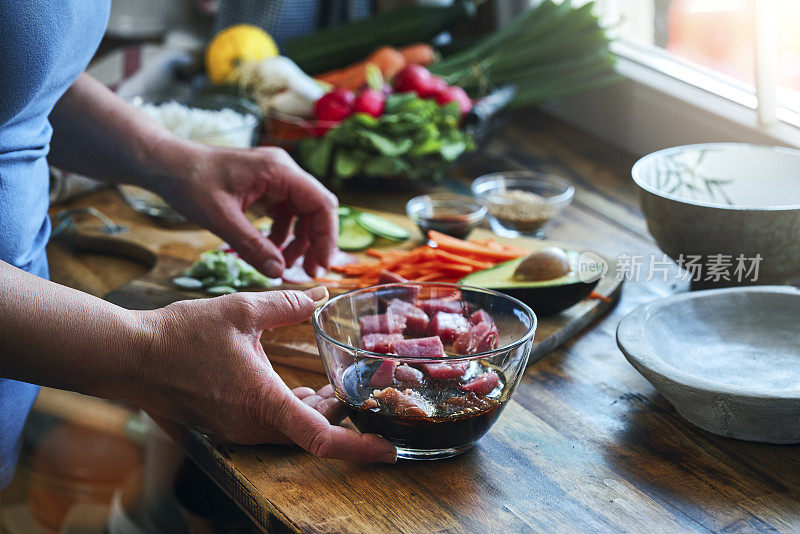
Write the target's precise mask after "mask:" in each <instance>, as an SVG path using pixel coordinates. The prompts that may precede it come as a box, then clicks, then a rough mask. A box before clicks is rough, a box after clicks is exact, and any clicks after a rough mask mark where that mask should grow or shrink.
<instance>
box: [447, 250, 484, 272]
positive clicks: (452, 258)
mask: <svg viewBox="0 0 800 534" xmlns="http://www.w3.org/2000/svg"><path fill="white" fill-rule="evenodd" d="M435 254H436V256H437V257H438V258H439V259H441V260H443V261H448V260H449V261H453V262H458V263H462V264H464V265H472V266H473V267H477V268H479V269H488V268H489V267H491V266H492V265H493V264H492V263H489V262H486V261H478V260H474V259H472V258H467V257H466V256H458V255H457V254H453V253H451V252H447V251H444V250H437V251H435Z"/></svg>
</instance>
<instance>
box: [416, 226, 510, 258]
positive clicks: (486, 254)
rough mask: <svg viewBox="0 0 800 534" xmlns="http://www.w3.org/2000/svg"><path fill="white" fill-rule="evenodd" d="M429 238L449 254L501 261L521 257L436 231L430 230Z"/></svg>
mask: <svg viewBox="0 0 800 534" xmlns="http://www.w3.org/2000/svg"><path fill="white" fill-rule="evenodd" d="M428 238H429V239H430V240H431V241H433V242H434V243H436V245H437V247H438V248H441V249H444V250H447V251H448V252H458V253H463V254H472V255H475V256H478V257H481V258H485V259H493V260H499V261H504V260H513V259H516V258H519V257H520V255H519V254H516V253H512V252H505V251H499V250H492V249H490V248H488V247H483V246H481V245H476V244H475V243H470V242H469V241H464V240H463V239H458V238H455V237H451V236H449V235H446V234H443V233H441V232H437V231H435V230H430V231H429V232H428Z"/></svg>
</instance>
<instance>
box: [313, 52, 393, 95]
mask: <svg viewBox="0 0 800 534" xmlns="http://www.w3.org/2000/svg"><path fill="white" fill-rule="evenodd" d="M370 63H372V64H373V65H375V66H376V67H378V68H379V69H380V71H381V74H382V75H383V77H384V79H387V80H388V79H389V78H391V77H392V76H394V75H395V74H397V73H398V72H400V69H402V68H403V67H405V66H406V60H405V58H404V57H403V54H401V53H400V51H399V50H396V49H394V48H392V47H391V46H383V47H381V48H378V49H377V50H375V51H374V52H373V53H372V54H371V55H370V56H369V57H368V58H367V59H365V60H364V61H359V62H358V63H354V64H352V65H350V66H347V67H344V68H342V69H337V70H334V71H329V72H325V73H323V74H320V75H318V76H316V78H317V79H318V80H320V81H323V82H326V83H329V84H331V85H333V86H334V87H344V88H347V89H352V90H354V91H355V90H356V89H359V88H360V87H361V86H363V85H364V84H365V83H367V65H368V64H370Z"/></svg>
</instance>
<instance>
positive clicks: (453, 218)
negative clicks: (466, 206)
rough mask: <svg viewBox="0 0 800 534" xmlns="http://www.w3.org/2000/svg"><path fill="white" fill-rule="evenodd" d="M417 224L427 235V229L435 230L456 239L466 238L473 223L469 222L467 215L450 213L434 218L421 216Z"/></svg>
mask: <svg viewBox="0 0 800 534" xmlns="http://www.w3.org/2000/svg"><path fill="white" fill-rule="evenodd" d="M417 225H418V226H419V227H420V229H421V230H422V231H423V234H425V235H427V234H428V231H430V230H436V231H437V232H442V233H443V234H447V235H449V236H453V237H457V238H458V239H466V237H467V236H468V235H469V234H470V233H471V232H472V229H473V228H474V226H475V224H474V223H470V218H469V216H468V215H460V214H452V215H441V216H439V217H436V218H427V219H426V218H421V219H419V220H418V221H417Z"/></svg>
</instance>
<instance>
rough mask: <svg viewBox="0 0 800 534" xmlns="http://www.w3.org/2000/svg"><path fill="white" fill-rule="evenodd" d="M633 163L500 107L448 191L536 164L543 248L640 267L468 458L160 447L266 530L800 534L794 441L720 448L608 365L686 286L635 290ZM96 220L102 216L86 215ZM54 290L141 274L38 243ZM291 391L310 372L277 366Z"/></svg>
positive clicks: (540, 117) (620, 361)
mask: <svg viewBox="0 0 800 534" xmlns="http://www.w3.org/2000/svg"><path fill="white" fill-rule="evenodd" d="M634 160H635V158H634V157H633V156H632V155H629V154H625V153H623V152H620V151H619V150H617V149H615V148H613V147H612V146H610V145H608V144H607V143H605V142H603V141H602V140H599V139H597V138H594V137H591V136H588V135H586V134H583V133H580V132H578V131H576V130H575V129H573V128H571V127H569V126H567V125H565V124H563V123H561V122H559V121H557V120H554V119H552V118H550V117H548V116H547V115H545V114H543V113H541V112H534V111H531V112H525V113H519V114H517V115H516V116H515V117H514V118H513V120H510V121H509V122H507V123H506V124H504V125H503V126H502V127H501V128H500V130H499V132H498V134H497V135H496V136H495V137H494V138H493V140H492V141H491V143H490V144H489V145H488V146H487V147H486V148H485V150H484V151H483V152H482V153H481V154H480V155H478V156H476V157H474V158H472V159H471V160H470V161H468V162H466V163H465V164H464V165H461V166H460V167H459V168H458V169H457V170H456V172H455V173H454V175H455V179H454V180H452V181H450V182H448V186H449V187H450V188H456V189H458V188H464V187H465V184H467V183H468V180H469V179H471V178H474V177H476V176H478V175H480V174H482V173H484V172H490V171H496V170H509V169H536V170H542V171H548V172H553V173H556V174H560V175H563V176H566V177H567V178H569V179H570V180H572V181H573V182H574V183H575V184H576V188H577V193H576V196H575V201H574V202H573V204H572V205H571V206H570V207H569V208H568V209H567V210H566V211H565V212H564V213H563V215H562V216H561V217H560V218H559V219H558V220H557V221H556V222H555V223H554V224H553V225H552V226H551V227H550V229H549V231H548V237H550V238H552V239H555V240H558V241H563V242H569V243H573V244H575V245H577V246H582V247H586V248H590V249H593V250H598V251H601V252H603V253H604V254H606V255H608V256H611V257H617V256H623V257H624V256H641V257H642V260H643V262H644V265H645V268H643V269H642V273H641V279H640V280H638V281H637V280H628V281H626V283H625V285H624V289H623V294H622V298H621V300H620V303H619V305H618V306H617V307H616V308H615V309H614V310H613V311H612V312H611V313H610V314H609V315H607V316H606V317H604V318H603V319H601V320H600V321H599V322H597V323H596V324H595V325H594V326H593V327H592V328H590V329H589V330H587V331H585V332H584V333H583V334H582V335H580V336H578V337H577V338H575V339H573V340H572V341H571V342H569V343H567V344H566V345H564V346H563V347H561V348H560V349H558V350H556V351H554V352H552V353H551V354H550V355H548V356H547V357H545V358H544V359H543V360H541V361H540V362H538V363H537V364H535V365H533V366H531V367H530V368H529V369H528V370H527V372H526V373H525V376H524V378H523V380H522V382H521V384H520V385H519V387H518V388H517V390H516V392H515V393H514V396H513V397H512V399H511V401H510V402H509V405H508V406H507V408H506V410H505V412H504V413H503V414H502V416H501V417H500V418H499V420H498V422H497V423H496V425H495V426H494V427H493V429H492V430H491V431H490V432H489V433H488V434H487V435H486V436H485V437H484V438H483V439H482V440H481V441H480V442H479V443H478V445H477V446H476V447H475V448H474V449H473V450H472V451H470V452H468V453H466V454H464V455H462V456H460V457H457V458H453V459H450V460H443V461H438V462H400V463H398V464H397V465H391V466H373V465H370V466H361V465H351V464H347V463H344V462H339V461H330V460H319V459H316V458H314V457H311V456H310V455H308V454H305V453H303V452H301V451H299V450H296V449H293V448H289V447H274V446H260V447H238V446H230V445H223V444H217V443H212V442H210V441H209V440H207V439H206V438H204V437H203V436H200V435H198V434H196V433H193V432H190V431H186V430H183V429H172V435H173V437H174V438H175V439H176V441H177V442H178V443H179V444H180V445H181V446H182V447H184V448H185V450H186V451H187V452H188V454H189V455H190V456H191V457H192V458H193V459H194V460H195V461H196V462H197V463H198V464H199V465H200V466H201V467H202V468H203V469H204V470H205V471H206V472H207V473H208V474H209V475H210V476H211V477H212V478H213V479H214V480H215V481H216V482H217V483H218V484H219V485H220V486H221V487H222V488H223V489H224V490H225V491H226V492H227V493H228V494H229V495H230V497H231V498H232V499H233V500H234V501H235V502H236V503H237V504H238V505H239V506H240V507H241V508H242V509H243V510H245V511H246V512H247V514H248V515H249V516H250V517H251V518H252V519H253V521H254V522H255V523H256V524H257V525H258V526H260V527H261V528H263V529H264V530H266V531H270V532H479V533H483V532H528V531H559V532H562V531H581V532H589V531H591V532H595V531H599V532H617V531H632V532H684V531H692V532H708V531H712V532H775V531H777V532H800V446H776V445H761V444H756V443H748V442H742V441H736V440H731V439H725V438H721V437H717V436H714V435H712V434H709V433H707V432H705V431H703V430H700V429H697V428H695V427H693V426H692V425H690V424H689V423H687V422H685V421H684V420H683V419H681V418H680V417H679V416H678V414H677V413H676V412H675V410H674V409H673V408H672V406H670V404H669V403H668V402H667V401H666V400H665V399H664V398H663V397H662V396H660V395H659V394H658V393H657V392H656V391H655V390H654V388H653V387H652V386H651V385H650V384H649V383H648V382H646V381H645V380H644V379H643V378H642V377H641V376H640V375H639V374H638V373H637V372H636V371H635V370H634V369H633V368H632V367H631V366H630V365H629V364H628V363H627V361H626V360H625V359H624V357H623V356H622V354H621V353H620V352H619V350H618V349H617V346H616V343H615V338H614V334H615V328H616V325H617V323H618V322H619V320H620V319H621V318H622V317H623V316H624V315H625V314H627V313H628V312H629V311H631V310H632V309H633V308H634V307H636V306H638V305H639V304H641V303H644V302H648V301H650V300H653V299H657V298H660V297H663V296H667V295H670V294H672V293H674V292H676V291H684V290H686V284H685V283H684V282H682V281H677V280H676V279H675V275H676V271H675V270H674V269H673V270H672V271H671V272H670V273H669V276H668V279H667V280H666V281H665V280H663V279H661V277H660V274H659V276H657V277H656V278H655V279H652V280H647V277H648V276H647V269H646V265H647V262H648V261H649V258H650V257H651V256H653V255H655V256H654V257H655V259H656V260H657V261H660V260H661V258H662V255H661V253H660V252H659V251H658V249H657V248H656V246H655V244H654V243H653V241H652V239H651V238H650V236H649V235H648V233H647V230H646V226H645V223H644V221H643V219H642V216H641V214H640V213H639V211H638V208H637V202H636V196H635V191H634V189H633V186H632V182H631V180H630V174H629V173H630V167H631V165H632V164H633V162H634ZM410 194H411V193H396V192H395V193H393V194H388V193H387V194H380V193H375V192H367V191H361V192H349V193H345V194H343V195H342V196H341V198H342V201H343V202H345V203H351V204H356V205H368V206H373V207H375V208H380V209H388V210H394V211H400V210H401V209H402V204H403V202H404V201H405V200H406V199H407V198H408V197H409V196H410ZM99 207H100V208H101V209H102V206H99ZM50 258H51V263H52V267H51V271H52V276H53V279H55V280H57V281H60V282H63V283H66V284H69V285H72V286H75V287H78V288H80V289H84V290H87V291H89V292H92V293H94V294H98V295H104V294H106V293H108V292H109V291H111V290H112V289H114V288H115V287H118V286H120V285H122V284H123V283H125V282H127V281H129V280H131V279H133V278H135V277H137V276H140V275H141V274H142V272H143V268H142V267H137V266H132V265H130V264H128V262H125V261H123V260H119V259H109V258H105V257H98V256H94V255H84V254H78V253H75V252H74V251H69V250H65V249H63V248H61V247H59V246H57V245H53V246H51V247H50ZM280 373H281V375H282V376H283V378H284V379H285V380H286V382H287V383H289V385H290V386H297V385H301V384H302V385H311V386H321V385H322V384H323V383H324V382H325V381H326V380H325V378H324V376H321V375H319V374H316V373H312V372H308V371H301V370H296V369H289V368H281V369H280Z"/></svg>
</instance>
